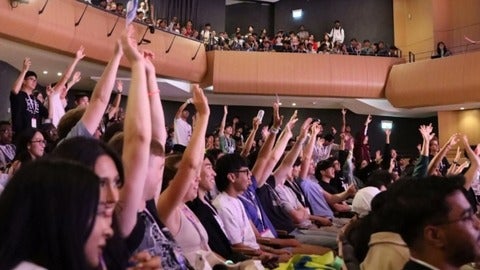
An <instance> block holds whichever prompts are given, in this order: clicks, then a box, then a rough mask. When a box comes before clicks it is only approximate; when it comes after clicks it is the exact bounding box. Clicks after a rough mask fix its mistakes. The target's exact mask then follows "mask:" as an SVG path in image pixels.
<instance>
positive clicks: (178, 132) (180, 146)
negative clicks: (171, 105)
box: [173, 99, 192, 153]
mask: <svg viewBox="0 0 480 270" xmlns="http://www.w3.org/2000/svg"><path fill="white" fill-rule="evenodd" d="M190 103H192V100H191V99H187V101H185V102H184V103H183V104H182V105H181V106H180V107H179V108H178V111H177V114H175V120H173V132H174V136H173V151H175V152H181V153H183V151H185V148H186V147H187V145H188V142H189V141H190V137H191V136H192V126H191V125H190V124H189V123H188V122H187V121H188V117H189V116H190V112H189V111H188V110H187V106H188V104H190Z"/></svg>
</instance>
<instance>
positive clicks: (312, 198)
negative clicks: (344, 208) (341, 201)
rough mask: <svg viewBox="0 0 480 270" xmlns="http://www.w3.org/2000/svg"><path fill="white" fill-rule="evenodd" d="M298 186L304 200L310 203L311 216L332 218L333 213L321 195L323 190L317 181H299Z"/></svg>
mask: <svg viewBox="0 0 480 270" xmlns="http://www.w3.org/2000/svg"><path fill="white" fill-rule="evenodd" d="M298 184H299V185H300V187H301V188H302V190H303V193H304V194H305V198H306V199H307V201H308V202H309V203H310V207H311V208H312V214H313V215H316V216H321V217H328V218H333V211H332V209H331V208H330V206H329V205H328V203H327V200H326V199H325V196H324V195H323V188H322V187H321V186H320V184H318V182H317V181H315V180H311V179H307V180H302V179H300V180H298Z"/></svg>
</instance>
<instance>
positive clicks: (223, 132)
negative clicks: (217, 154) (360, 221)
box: [218, 105, 236, 154]
mask: <svg viewBox="0 0 480 270" xmlns="http://www.w3.org/2000/svg"><path fill="white" fill-rule="evenodd" d="M223 111H224V113H223V118H222V122H221V124H220V128H219V130H218V136H219V138H220V149H221V150H222V152H223V153H225V154H232V153H233V152H235V148H236V143H235V140H234V139H233V138H232V133H233V126H232V125H231V124H228V125H227V124H226V122H227V114H228V106H227V105H225V106H223Z"/></svg>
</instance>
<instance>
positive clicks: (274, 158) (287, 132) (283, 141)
mask: <svg viewBox="0 0 480 270" xmlns="http://www.w3.org/2000/svg"><path fill="white" fill-rule="evenodd" d="M297 121H298V118H297V111H296V110H295V112H294V113H293V115H292V117H291V118H290V120H289V121H288V123H287V124H286V125H285V129H284V130H283V131H282V133H281V134H280V137H279V138H278V140H277V143H276V144H275V147H274V148H273V150H272V151H271V152H270V155H269V157H268V159H267V162H266V165H265V168H264V171H263V172H261V176H259V177H258V178H257V181H258V182H259V183H262V182H263V183H264V182H265V181H267V179H268V177H269V176H270V175H271V174H272V171H273V169H274V168H275V165H277V163H278V161H279V160H280V158H281V157H282V154H283V153H284V152H285V148H286V147H287V144H288V141H289V140H290V138H292V135H293V134H292V129H293V126H294V125H295V123H296V122H297Z"/></svg>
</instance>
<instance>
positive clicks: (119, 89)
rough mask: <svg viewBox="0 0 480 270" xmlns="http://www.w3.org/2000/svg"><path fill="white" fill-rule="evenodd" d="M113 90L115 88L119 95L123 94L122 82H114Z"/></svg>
mask: <svg viewBox="0 0 480 270" xmlns="http://www.w3.org/2000/svg"><path fill="white" fill-rule="evenodd" d="M115 88H117V91H118V92H119V93H122V92H123V81H122V80H117V81H116V82H115Z"/></svg>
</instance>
